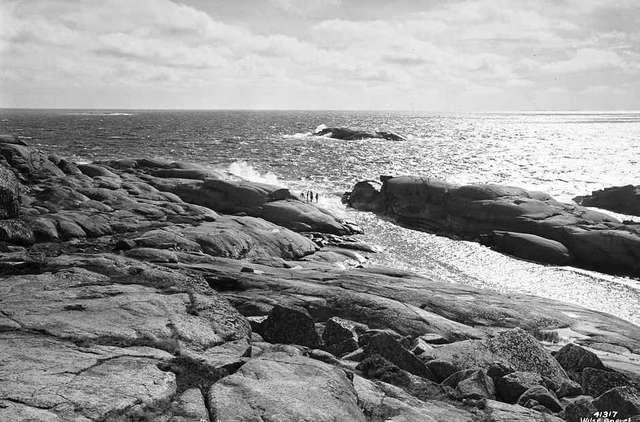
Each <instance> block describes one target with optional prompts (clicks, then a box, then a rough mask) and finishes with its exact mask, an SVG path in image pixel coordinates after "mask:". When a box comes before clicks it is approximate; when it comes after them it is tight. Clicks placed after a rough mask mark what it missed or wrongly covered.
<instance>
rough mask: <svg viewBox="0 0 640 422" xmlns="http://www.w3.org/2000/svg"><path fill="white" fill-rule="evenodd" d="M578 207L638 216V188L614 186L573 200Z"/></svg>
mask: <svg viewBox="0 0 640 422" xmlns="http://www.w3.org/2000/svg"><path fill="white" fill-rule="evenodd" d="M574 201H576V202H577V203H578V204H580V205H584V206H585V207H596V208H602V209H605V210H611V211H615V212H619V213H621V214H630V215H640V186H633V185H626V186H614V187H610V188H605V189H601V190H595V191H593V192H591V195H586V196H578V197H576V198H574Z"/></svg>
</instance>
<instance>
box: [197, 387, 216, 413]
mask: <svg viewBox="0 0 640 422" xmlns="http://www.w3.org/2000/svg"><path fill="white" fill-rule="evenodd" d="M211 385H213V384H211ZM211 385H210V386H209V387H207V388H206V389H203V388H201V389H200V393H201V394H202V399H203V401H204V407H205V408H206V409H207V415H208V416H209V421H210V422H215V421H216V420H217V418H216V409H214V408H213V407H212V406H211V402H210V401H209V394H210V393H211Z"/></svg>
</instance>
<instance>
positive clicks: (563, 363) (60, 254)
mask: <svg viewBox="0 0 640 422" xmlns="http://www.w3.org/2000/svg"><path fill="white" fill-rule="evenodd" d="M7 145H10V146H7ZM13 145H15V144H2V143H0V152H2V151H7V150H9V151H10V154H9V153H7V155H5V154H4V153H3V154H2V156H3V157H4V159H3V160H2V162H1V165H2V167H1V168H2V173H1V174H0V175H2V189H3V190H2V200H1V201H0V207H1V209H2V212H3V214H2V217H0V218H2V219H0V226H1V227H2V231H1V232H0V233H2V248H1V251H0V272H1V273H2V275H0V356H2V358H1V360H2V365H0V420H3V421H4V420H6V421H33V420H38V421H40V420H42V421H70V420H73V421H123V420H131V421H140V420H145V421H147V420H148V421H151V420H153V421H172V422H178V421H181V422H184V421H203V420H204V421H229V420H237V421H253V420H279V421H336V420H349V421H351V420H354V421H379V420H407V421H442V422H444V421H447V422H449V421H496V422H497V421H504V422H506V421H510V422H512V421H523V422H524V421H540V422H542V421H547V422H548V421H559V420H561V419H560V418H565V419H566V420H576V419H575V418H579V417H584V416H588V415H589V413H592V412H593V411H596V410H611V409H618V408H619V409H621V410H620V411H621V415H622V414H623V413H622V412H625V413H624V415H631V414H633V413H634V412H636V410H637V409H640V406H638V400H637V394H638V393H637V384H638V380H639V379H640V364H639V363H638V362H639V361H640V328H639V327H637V326H635V325H633V324H630V323H628V322H625V321H622V320H620V319H618V318H615V317H612V316H609V315H606V314H603V313H600V312H594V311H591V310H588V309H584V308H581V307H578V306H573V305H567V304H563V303H560V302H555V301H553V300H548V299H541V298H536V297H532V296H525V295H517V294H512V295H509V296H504V295H500V294H498V293H496V292H492V291H488V290H478V289H475V288H472V287H467V286H463V285H452V284H447V283H442V282H439V281H437V280H432V279H429V278H425V277H420V276H417V275H414V274H410V273H405V272H401V271H396V270H392V269H385V268H377V267H370V266H366V265H362V264H361V261H362V260H363V259H364V258H363V257H362V255H361V254H365V253H366V251H367V250H368V248H367V247H366V245H362V244H361V243H360V242H357V241H356V239H354V238H353V237H352V236H351V234H352V233H355V232H357V228H356V227H355V226H353V225H351V224H349V223H347V222H344V221H341V220H340V219H338V218H336V217H334V216H332V215H331V214H330V213H328V212H327V211H324V210H320V209H318V208H316V207H314V206H313V205H311V204H308V203H304V202H301V201H297V200H296V199H295V198H293V197H292V196H291V195H290V194H289V193H288V191H286V190H282V189H277V188H275V187H271V186H266V185H262V184H255V183H251V182H247V181H240V180H231V179H227V178H224V177H223V175H221V174H217V173H215V172H211V171H208V170H203V169H201V168H197V167H195V166H191V165H187V164H182V163H165V162H160V161H156V160H147V159H140V160H134V159H127V160H118V161H109V162H103V163H92V164H84V165H76V164H74V163H72V162H70V161H66V160H64V159H61V158H58V157H48V156H46V155H44V154H42V153H40V152H38V151H35V150H33V149H30V148H28V147H24V146H23V147H24V148H21V149H19V150H16V149H15V148H14V147H13ZM33 157H38V159H37V160H35V159H33ZM229 213H234V214H235V215H233V214H229ZM356 250H357V251H359V252H356ZM559 333H562V334H559ZM553 334H555V338H556V339H558V338H559V339H560V340H561V341H562V342H567V341H570V342H572V346H571V347H568V346H565V347H564V348H562V349H561V350H559V351H558V352H557V354H556V357H554V356H553V353H554V351H555V350H556V349H558V348H559V345H557V344H554V343H549V342H541V340H543V339H547V338H554V335H553ZM577 344H580V346H578V345H577ZM583 393H586V394H591V395H590V396H586V395H580V394H583Z"/></svg>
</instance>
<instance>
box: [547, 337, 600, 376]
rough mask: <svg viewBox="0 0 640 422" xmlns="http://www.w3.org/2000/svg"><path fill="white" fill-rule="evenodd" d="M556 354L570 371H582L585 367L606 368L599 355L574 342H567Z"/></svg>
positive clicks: (559, 361) (561, 363)
mask: <svg viewBox="0 0 640 422" xmlns="http://www.w3.org/2000/svg"><path fill="white" fill-rule="evenodd" d="M554 356H555V358H556V360H557V361H558V363H560V365H561V366H562V367H563V368H564V369H565V371H567V372H569V373H575V372H582V371H583V370H584V369H585V368H596V369H604V365H603V364H602V361H601V360H600V358H599V357H598V355H596V354H595V353H593V352H591V351H589V350H587V349H585V348H584V347H580V346H578V345H577V344H574V343H569V344H566V345H565V346H563V347H562V348H561V349H560V350H558V351H557V352H556V353H555V355H554Z"/></svg>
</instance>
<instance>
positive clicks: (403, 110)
mask: <svg viewBox="0 0 640 422" xmlns="http://www.w3.org/2000/svg"><path fill="white" fill-rule="evenodd" d="M0 110H61V111H64V110H91V111H112V110H113V111H295V112H299V111H316V112H319V111H325V112H326V111H336V112H383V113H403V112H404V113H406V112H410V113H445V114H449V113H462V114H464V113H483V114H492V113H493V114H527V113H548V114H553V113H580V114H590V113H600V114H601V113H640V109H638V110H628V109H530V110H522V109H516V110H448V111H446V110H429V109H367V108H362V109H338V108H325V109H322V108H308V109H307V108H137V107H136V108H132V107H116V108H114V107H5V106H0Z"/></svg>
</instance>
